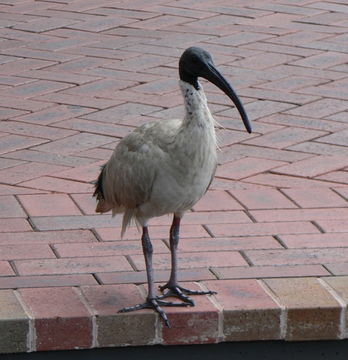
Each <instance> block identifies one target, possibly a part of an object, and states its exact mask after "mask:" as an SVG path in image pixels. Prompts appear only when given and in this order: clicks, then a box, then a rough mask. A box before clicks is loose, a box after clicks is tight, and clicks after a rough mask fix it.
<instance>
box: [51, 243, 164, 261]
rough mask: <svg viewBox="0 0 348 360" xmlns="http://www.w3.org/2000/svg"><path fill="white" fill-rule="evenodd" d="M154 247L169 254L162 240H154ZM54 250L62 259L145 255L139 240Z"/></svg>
mask: <svg viewBox="0 0 348 360" xmlns="http://www.w3.org/2000/svg"><path fill="white" fill-rule="evenodd" d="M152 245H153V249H154V253H169V249H168V247H167V246H166V245H165V244H164V243H163V242H162V241H160V240H153V241H152ZM54 249H55V251H56V253H57V254H58V256H59V257H60V258H66V257H69V258H76V257H87V256H93V257H96V256H114V255H130V254H143V248H142V246H141V242H140V241H139V240H138V241H129V240H127V241H113V242H111V241H109V242H104V243H75V244H55V245H54Z"/></svg>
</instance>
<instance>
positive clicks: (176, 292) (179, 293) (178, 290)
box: [158, 284, 216, 306]
mask: <svg viewBox="0 0 348 360" xmlns="http://www.w3.org/2000/svg"><path fill="white" fill-rule="evenodd" d="M159 288H160V290H161V291H162V292H163V291H164V290H166V289H167V291H166V292H165V293H163V295H161V296H159V297H158V298H159V299H165V298H167V297H177V298H179V299H181V300H182V301H184V302H186V303H188V304H190V305H191V306H194V305H195V303H194V301H193V300H192V299H191V298H190V297H189V296H187V295H213V294H216V292H215V291H199V290H189V289H185V288H183V287H182V286H179V285H174V286H171V285H169V284H166V285H163V286H160V287H159Z"/></svg>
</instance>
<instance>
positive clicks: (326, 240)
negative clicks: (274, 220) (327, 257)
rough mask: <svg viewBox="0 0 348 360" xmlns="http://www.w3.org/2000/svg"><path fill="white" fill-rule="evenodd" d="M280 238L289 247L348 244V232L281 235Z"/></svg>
mask: <svg viewBox="0 0 348 360" xmlns="http://www.w3.org/2000/svg"><path fill="white" fill-rule="evenodd" d="M280 239H281V240H282V242H283V243H284V244H285V245H286V247H288V248H329V247H346V246H347V245H348V234H347V233H329V234H328V233H324V234H301V235H281V236H280Z"/></svg>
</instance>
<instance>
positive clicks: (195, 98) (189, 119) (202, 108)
mask: <svg viewBox="0 0 348 360" xmlns="http://www.w3.org/2000/svg"><path fill="white" fill-rule="evenodd" d="M179 85H180V88H181V92H182V95H183V97H184V104H185V110H186V111H185V117H184V123H183V124H185V125H188V124H191V125H194V124H197V125H199V126H207V125H213V122H214V119H213V117H212V116H211V113H210V111H209V108H208V105H207V98H206V96H205V94H204V91H203V88H202V86H201V85H200V84H199V90H196V89H195V87H194V86H193V85H191V84H189V83H188V82H185V81H182V80H180V81H179Z"/></svg>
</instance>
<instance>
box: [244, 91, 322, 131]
mask: <svg viewBox="0 0 348 360" xmlns="http://www.w3.org/2000/svg"><path fill="white" fill-rule="evenodd" d="M238 92H239V94H240V95H241V96H245V97H251V98H255V99H261V100H264V101H271V100H272V101H273V103H274V104H277V102H278V103H279V105H278V106H277V105H275V106H273V110H270V111H269V112H268V114H273V113H276V111H274V110H276V109H277V108H279V111H281V110H287V109H291V108H294V104H296V105H303V104H307V103H309V102H312V101H315V100H317V99H318V96H312V95H307V96H304V95H303V94H301V95H300V94H295V93H287V92H285V91H284V92H282V91H277V90H268V89H267V90H266V89H257V88H252V87H248V88H244V89H241V90H240V91H238ZM282 103H283V104H282ZM286 103H289V104H286ZM261 111H262V110H261ZM266 115H267V113H266ZM255 130H257V129H255Z"/></svg>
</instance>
